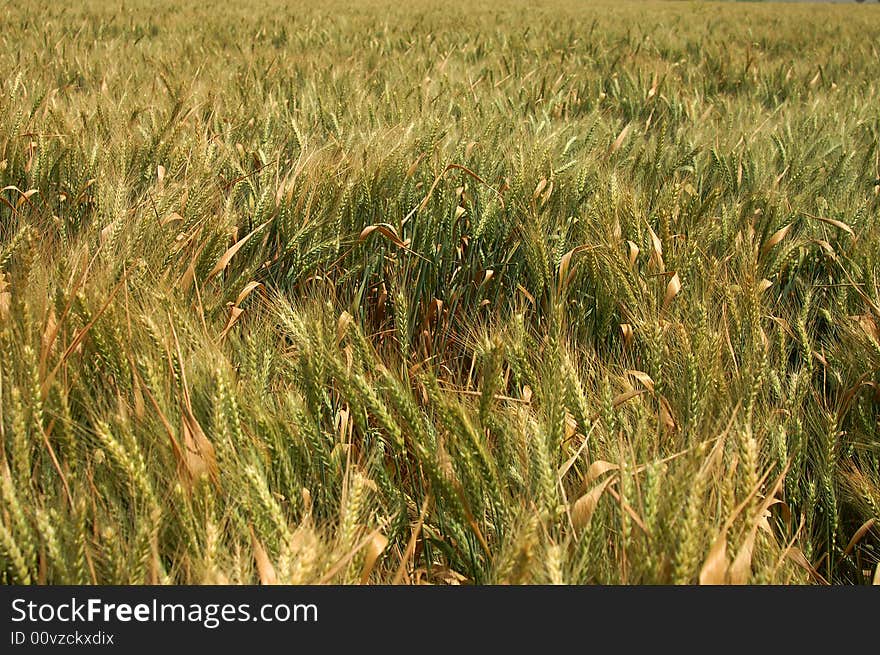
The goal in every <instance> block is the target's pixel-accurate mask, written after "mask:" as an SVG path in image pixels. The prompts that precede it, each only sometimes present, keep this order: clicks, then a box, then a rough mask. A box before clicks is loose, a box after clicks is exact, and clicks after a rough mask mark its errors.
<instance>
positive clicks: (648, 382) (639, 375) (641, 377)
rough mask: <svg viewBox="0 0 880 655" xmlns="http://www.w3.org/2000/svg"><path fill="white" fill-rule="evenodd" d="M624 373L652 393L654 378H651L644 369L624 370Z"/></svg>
mask: <svg viewBox="0 0 880 655" xmlns="http://www.w3.org/2000/svg"><path fill="white" fill-rule="evenodd" d="M626 374H627V375H631V376H632V377H634V378H635V379H636V380H638V381H639V382H641V383H642V385H644V387H645V389H647V390H648V391H650V392H651V393H654V380H653V379H652V378H651V376H650V375H648V374H647V373H645V372H644V371H636V370H631V371H626Z"/></svg>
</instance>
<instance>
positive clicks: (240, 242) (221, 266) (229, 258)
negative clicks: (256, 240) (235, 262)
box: [205, 221, 269, 282]
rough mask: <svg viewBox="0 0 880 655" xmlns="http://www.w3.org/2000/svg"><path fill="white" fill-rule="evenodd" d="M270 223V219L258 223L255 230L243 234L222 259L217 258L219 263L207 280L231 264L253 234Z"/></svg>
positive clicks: (215, 265)
mask: <svg viewBox="0 0 880 655" xmlns="http://www.w3.org/2000/svg"><path fill="white" fill-rule="evenodd" d="M268 224H269V221H266V222H265V223H262V224H261V225H258V226H257V227H255V228H254V229H253V230H251V231H250V232H248V233H247V234H246V235H245V236H243V237H242V238H241V239H239V240H238V241H236V242H235V244H234V245H233V246H232V247H231V248H229V249H228V250H227V251H226V252H224V253H223V255H222V256H221V257H220V259H218V260H217V263H216V264H214V268H212V269H211V272H210V273H208V277H207V278H205V281H206V282H207V281H209V280H210V279H211V278H213V277H214V276H215V275H217V274H218V273H220V272H221V271H222V270H224V269H225V268H226V267H227V266H229V262H230V261H232V258H233V257H235V253H237V252H238V251H239V250H241V248H242V246H244V244H246V243H247V242H248V240H249V239H250V238H251V237H252V236H254V235H255V234H256V233H257V232H259V231H260V230H262V229H263V228H264V227H266V226H267V225H268Z"/></svg>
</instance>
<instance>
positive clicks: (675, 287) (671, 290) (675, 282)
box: [663, 273, 681, 309]
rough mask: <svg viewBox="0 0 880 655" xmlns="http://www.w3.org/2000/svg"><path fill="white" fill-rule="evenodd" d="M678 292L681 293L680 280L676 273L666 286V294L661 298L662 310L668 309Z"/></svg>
mask: <svg viewBox="0 0 880 655" xmlns="http://www.w3.org/2000/svg"><path fill="white" fill-rule="evenodd" d="M679 291H681V278H679V277H678V273H676V274H675V275H673V276H672V279H671V280H669V283H668V284H667V285H666V294H665V295H664V296H663V309H666V308H667V307H669V303H671V302H672V299H673V298H675V296H677V295H678V292H679Z"/></svg>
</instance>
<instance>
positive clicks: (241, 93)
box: [0, 0, 880, 585]
mask: <svg viewBox="0 0 880 655" xmlns="http://www.w3.org/2000/svg"><path fill="white" fill-rule="evenodd" d="M64 4H65V3H59V2H49V1H48V0H26V1H25V2H21V3H19V2H6V1H4V2H2V4H0V18H2V30H0V39H2V46H3V47H2V49H0V64H2V66H0V68H2V76H0V187H2V192H0V581H2V582H4V583H7V584H12V583H16V584H59V583H77V584H91V583H95V584H106V583H116V584H144V583H147V584H150V583H175V584H181V583H186V584H215V583H224V584H225V583H229V584H253V583H263V584H270V583H276V582H277V583H283V584H305V583H332V584H376V583H382V584H390V583H394V584H398V583H399V584H477V585H483V584H551V583H561V584H594V583H595V584H658V583H659V584H697V583H704V584H705V583H709V584H719V583H733V584H738V583H750V584H766V583H772V584H870V583H872V582H873V583H875V584H876V583H878V582H880V573H878V561H880V425H878V419H880V327H878V326H880V143H878V142H880V75H878V61H880V6H877V5H874V4H864V5H847V6H843V5H822V4H757V3H719V4H713V3H703V2H632V3H620V2H613V3H606V4H602V3H598V4H597V3H594V2H587V1H586V0H585V1H582V2H581V1H576V0H545V1H543V2H540V3H530V2H525V1H518V0H504V1H503V2H502V3H501V4H498V3H496V2H493V1H491V0H470V1H466V0H444V1H443V2H430V1H428V0H416V2H415V3H409V2H407V3H400V2H387V0H348V1H345V2H339V1H338V0H332V1H331V2H330V3H329V4H328V3H324V2H320V3H319V2H314V3H306V2H303V1H302V0H292V1H291V2H282V1H281V0H268V1H267V2H260V3H253V4H252V3H232V2H216V3H215V4H213V5H208V6H206V5H205V4H204V3H201V2H196V1H195V0H126V1H125V2H124V3H120V2H115V1H114V2H110V1H107V2H104V1H98V0H86V1H85V2H84V3H77V4H78V5H79V6H77V7H64V6H63V5H64ZM534 4H537V5H538V6H533V5H534Z"/></svg>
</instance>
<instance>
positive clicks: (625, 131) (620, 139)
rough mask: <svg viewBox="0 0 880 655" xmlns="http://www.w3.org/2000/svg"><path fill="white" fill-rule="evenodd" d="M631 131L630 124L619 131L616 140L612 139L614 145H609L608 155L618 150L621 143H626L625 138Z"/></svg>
mask: <svg viewBox="0 0 880 655" xmlns="http://www.w3.org/2000/svg"><path fill="white" fill-rule="evenodd" d="M631 129H632V123H629V124H628V125H627V126H626V127H624V128H623V129H622V130H621V131H620V134H618V135H617V138H616V139H614V143H612V144H611V148H610V150H609V153H610V154H612V155H613V154H614V153H615V152H617V151H618V150H620V146H622V145H623V142H624V141H626V137H627V135H628V134H629V132H630V130H631Z"/></svg>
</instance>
